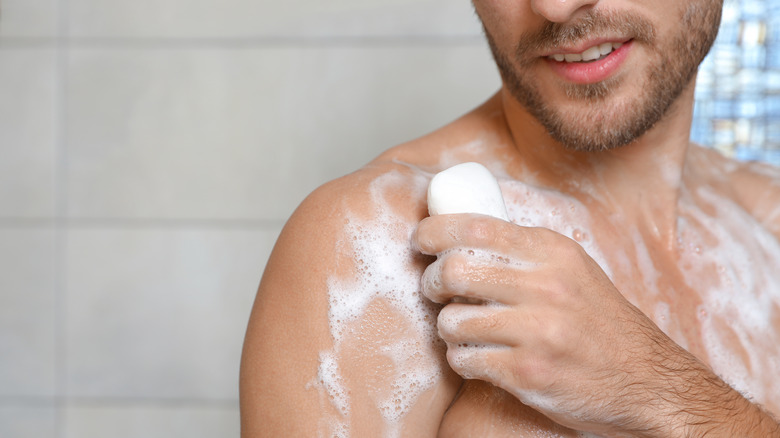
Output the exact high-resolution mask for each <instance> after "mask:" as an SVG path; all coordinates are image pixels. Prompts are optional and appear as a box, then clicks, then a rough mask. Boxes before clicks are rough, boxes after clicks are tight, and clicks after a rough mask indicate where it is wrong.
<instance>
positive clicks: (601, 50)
mask: <svg viewBox="0 0 780 438" xmlns="http://www.w3.org/2000/svg"><path fill="white" fill-rule="evenodd" d="M622 45H623V43H603V44H599V45H598V46H593V47H591V48H589V49H587V50H585V51H584V52H582V53H567V54H562V53H555V54H553V55H550V56H549V58H550V59H554V60H556V61H558V62H563V61H566V62H581V61H582V62H587V61H593V60H596V59H599V58H600V57H602V56H604V55H609V54H610V53H612V51H613V50H617V49H619V48H620V47H621V46H622Z"/></svg>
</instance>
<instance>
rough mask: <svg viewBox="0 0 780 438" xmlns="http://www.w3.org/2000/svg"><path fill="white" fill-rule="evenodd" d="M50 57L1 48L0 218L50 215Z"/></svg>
mask: <svg viewBox="0 0 780 438" xmlns="http://www.w3.org/2000/svg"><path fill="white" fill-rule="evenodd" d="M54 56H55V55H54V52H53V51H52V50H48V49H11V48H3V49H0V96H3V97H2V99H0V153H2V159H0V217H31V216H32V217H42V216H43V217H50V216H52V215H53V214H54V168H55V149H54V135H55V104H56V103H55V86H54V85H55V79H54V74H55V71H54Z"/></svg>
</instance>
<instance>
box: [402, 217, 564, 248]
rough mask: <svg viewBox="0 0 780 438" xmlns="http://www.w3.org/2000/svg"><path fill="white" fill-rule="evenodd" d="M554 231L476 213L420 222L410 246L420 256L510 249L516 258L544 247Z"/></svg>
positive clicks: (434, 218)
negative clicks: (451, 251)
mask: <svg viewBox="0 0 780 438" xmlns="http://www.w3.org/2000/svg"><path fill="white" fill-rule="evenodd" d="M553 233H554V232H553V231H550V230H546V229H544V228H529V227H521V226H519V225H516V224H513V223H511V222H506V221H503V220H501V219H496V218H494V217H491V216H483V215H479V214H452V215H439V216H431V217H427V218H425V219H423V220H422V221H421V222H420V223H419V225H418V226H417V230H416V231H415V233H414V235H413V236H412V245H413V246H414V247H415V248H417V250H419V251H420V252H422V253H423V254H428V255H437V254H440V253H441V252H443V251H446V250H448V249H452V248H456V247H460V248H491V249H493V250H501V249H506V250H510V249H511V250H512V252H513V253H515V254H517V255H518V256H521V257H522V256H524V255H527V254H531V253H530V252H528V251H537V250H538V249H542V248H544V245H545V243H546V242H548V241H549V239H550V238H551V237H552V236H551V235H552V234H553Z"/></svg>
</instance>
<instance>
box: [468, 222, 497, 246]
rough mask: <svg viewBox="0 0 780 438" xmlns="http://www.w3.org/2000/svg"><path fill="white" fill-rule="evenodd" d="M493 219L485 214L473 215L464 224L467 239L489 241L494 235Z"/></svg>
mask: <svg viewBox="0 0 780 438" xmlns="http://www.w3.org/2000/svg"><path fill="white" fill-rule="evenodd" d="M495 224H496V222H495V219H493V218H490V217H485V216H479V217H474V218H472V219H471V220H470V221H468V223H467V224H466V226H465V230H464V231H465V233H466V234H467V236H468V240H470V241H474V242H491V241H492V240H493V237H494V235H495V226H496V225H495Z"/></svg>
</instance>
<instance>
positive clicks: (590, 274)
mask: <svg viewBox="0 0 780 438" xmlns="http://www.w3.org/2000/svg"><path fill="white" fill-rule="evenodd" d="M413 244H414V245H415V246H416V247H417V248H418V249H419V250H420V251H421V252H422V253H424V254H429V255H436V256H437V260H436V261H435V262H434V263H432V264H431V265H430V266H429V267H428V268H427V269H426V271H425V274H424V275H423V279H422V288H423V293H424V294H425V295H426V296H427V297H428V298H429V299H431V300H432V301H434V302H437V303H441V304H445V307H444V308H443V309H442V311H441V313H440V314H439V320H438V327H439V335H440V336H441V337H442V339H444V341H446V342H447V346H448V351H447V360H448V362H449V363H450V366H451V367H452V368H453V370H455V371H456V372H457V373H458V374H460V375H461V376H463V377H464V378H473V379H480V380H485V381H488V382H490V383H493V384H494V385H496V386H498V387H501V388H503V389H504V390H506V391H508V392H510V393H511V394H514V395H515V396H516V397H517V398H518V399H520V401H522V402H523V403H525V404H527V405H529V406H531V407H533V408H535V409H537V410H539V411H540V412H542V413H544V414H545V415H547V416H548V417H550V418H551V419H553V420H554V421H557V422H558V423H560V424H562V425H564V426H568V427H571V428H574V429H577V430H585V431H591V432H596V433H602V434H606V435H612V434H625V433H629V434H631V435H647V436H675V435H681V436H682V435H687V434H688V433H689V432H691V429H690V428H691V427H692V426H691V424H694V426H697V427H698V426H701V425H702V424H705V423H706V424H709V421H710V416H714V418H715V423H718V425H719V424H720V423H719V421H720V420H722V419H723V417H724V416H725V417H730V416H737V415H742V414H745V412H746V411H747V410H750V408H751V407H753V408H755V407H754V406H753V405H751V404H750V403H749V402H747V401H746V400H744V398H742V397H741V396H740V395H739V394H738V393H736V392H735V391H734V390H732V389H731V388H730V387H729V386H728V385H726V384H725V383H723V381H722V380H720V379H719V378H718V377H717V376H715V375H714V374H713V373H712V372H711V371H710V370H709V369H708V368H707V367H706V366H705V365H704V364H702V363H701V362H700V361H698V360H697V359H696V358H695V357H693V356H692V355H691V354H690V353H688V352H687V351H685V350H684V349H683V348H681V347H680V346H678V345H677V344H675V343H674V342H673V341H672V340H671V339H670V338H669V337H668V336H666V335H665V334H664V333H663V332H662V331H661V330H660V329H659V328H658V327H657V326H656V325H655V324H654V323H653V322H652V321H651V320H650V319H649V318H648V317H647V316H645V315H644V314H643V313H642V312H641V311H640V310H639V309H637V308H636V307H634V306H633V305H632V304H631V303H629V302H628V301H627V300H626V299H625V298H624V297H623V295H622V294H621V293H620V292H619V291H618V290H617V288H616V287H615V286H614V285H613V284H612V282H611V281H610V279H609V278H608V277H607V275H606V274H605V273H604V271H603V270H602V269H601V268H600V267H599V266H598V264H597V263H596V262H595V261H594V260H593V259H592V258H591V257H589V256H588V254H586V253H585V251H584V250H583V249H582V247H580V245H579V244H577V243H576V242H575V241H573V240H571V239H569V238H568V237H565V236H563V235H560V234H558V233H556V232H554V231H550V230H548V229H544V228H526V227H520V226H517V225H514V224H511V223H508V222H504V221H501V220H498V219H494V218H491V217H487V216H480V215H472V214H460V215H443V216H435V217H430V218H427V219H425V220H423V221H422V222H421V223H420V225H419V227H418V229H417V232H416V234H415V236H414V237H413ZM700 399H709V403H710V404H712V406H710V405H709V404H707V403H705V402H701V401H700ZM713 400H714V401H715V402H712V401H713ZM756 409H757V408H756ZM711 410H713V411H712V412H711ZM743 411H745V412H743ZM759 412H760V410H759ZM719 417H720V418H719ZM715 423H713V424H711V425H709V426H710V429H709V430H710V431H713V432H717V430H720V429H717V427H716V426H718V425H716V424H715ZM725 430H726V429H723V431H725ZM724 436H725V435H724ZM745 436H747V435H745Z"/></svg>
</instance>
